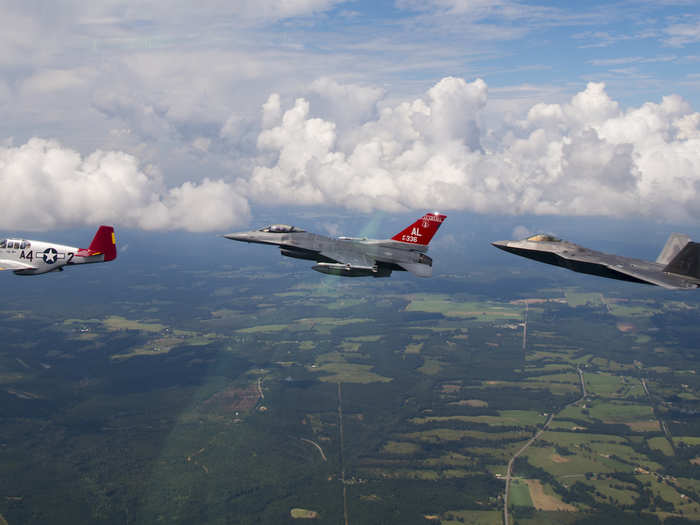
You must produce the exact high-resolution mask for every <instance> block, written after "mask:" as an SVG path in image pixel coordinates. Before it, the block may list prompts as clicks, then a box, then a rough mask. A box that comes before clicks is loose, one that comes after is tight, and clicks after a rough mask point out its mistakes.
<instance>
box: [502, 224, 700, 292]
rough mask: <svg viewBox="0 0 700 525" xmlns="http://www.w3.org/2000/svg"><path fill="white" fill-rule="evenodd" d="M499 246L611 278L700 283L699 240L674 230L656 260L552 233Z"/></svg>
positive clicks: (667, 284) (682, 285)
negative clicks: (598, 248) (597, 247)
mask: <svg viewBox="0 0 700 525" xmlns="http://www.w3.org/2000/svg"><path fill="white" fill-rule="evenodd" d="M491 244H493V245H494V246H495V247H496V248H500V249H501V250H505V251H507V252H511V253H514V254H516V255H520V256H522V257H527V258H528V259H534V260H536V261H540V262H543V263H547V264H552V265H555V266H561V267H562V268H567V269H569V270H572V271H574V272H580V273H587V274H591V275H597V276H600V277H608V278H610V279H619V280H622V281H631V282H636V283H644V284H653V285H656V286H661V287H663V288H668V289H671V290H687V289H690V288H697V287H698V286H700V243H696V242H692V241H691V240H690V238H689V237H688V236H687V235H682V234H678V233H673V234H671V236H670V237H669V238H668V240H667V241H666V245H665V246H664V248H663V250H662V251H661V253H660V254H659V257H658V258H657V259H656V261H644V260H641V259H633V258H631V257H623V256H621V255H612V254H608V253H603V252H598V251H595V250H589V249H588V248H584V247H582V246H579V245H577V244H574V243H571V242H568V241H564V240H562V239H558V238H556V237H554V236H552V235H546V234H538V235H533V236H531V237H528V238H527V239H523V240H521V241H496V242H492V243H491Z"/></svg>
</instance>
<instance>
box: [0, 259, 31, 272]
mask: <svg viewBox="0 0 700 525" xmlns="http://www.w3.org/2000/svg"><path fill="white" fill-rule="evenodd" d="M33 269H34V266H32V265H30V264H25V263H21V262H19V261H12V260H8V259H0V270H33Z"/></svg>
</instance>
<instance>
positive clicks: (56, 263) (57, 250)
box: [0, 226, 117, 275]
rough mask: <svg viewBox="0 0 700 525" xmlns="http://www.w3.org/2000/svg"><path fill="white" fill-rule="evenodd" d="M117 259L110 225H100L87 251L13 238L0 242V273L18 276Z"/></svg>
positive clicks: (112, 229) (112, 230) (115, 244)
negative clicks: (3, 271) (5, 272)
mask: <svg viewBox="0 0 700 525" xmlns="http://www.w3.org/2000/svg"><path fill="white" fill-rule="evenodd" d="M116 258H117V243H116V240H115V238H114V228H112V227H111V226H100V227H99V229H98V230H97V233H96V234H95V237H94V238H93V239H92V242H91V243H90V247H89V248H76V247H74V246H66V245H64V244H56V243H53V242H46V241H30V240H26V239H15V238H12V239H2V240H0V270H12V271H13V272H15V274H17V275H38V274H41V273H48V272H54V271H59V272H61V271H63V267H64V266H72V265H74V264H88V263H98V262H108V261H112V260H114V259H116Z"/></svg>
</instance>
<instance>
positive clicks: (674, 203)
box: [0, 77, 700, 231]
mask: <svg viewBox="0 0 700 525" xmlns="http://www.w3.org/2000/svg"><path fill="white" fill-rule="evenodd" d="M306 93H308V95H309V96H310V97H311V99H314V97H316V98H318V100H317V102H318V105H319V106H320V112H321V116H314V112H313V110H314V108H313V107H312V104H311V102H310V101H309V100H308V99H306V98H297V99H296V100H295V101H293V102H292V101H288V102H286V103H285V102H283V100H284V98H283V97H282V96H280V95H279V94H277V93H273V94H272V95H270V96H269V98H268V100H267V101H266V102H265V103H264V104H263V105H262V107H261V108H260V112H259V121H258V123H254V122H253V121H252V120H241V119H236V118H234V117H229V118H228V119H226V121H225V122H223V123H222V124H221V126H220V128H219V129H213V130H212V131H211V132H210V134H209V135H208V136H199V137H197V138H195V139H194V140H192V147H193V148H195V149H197V151H199V153H200V155H201V159H202V160H201V163H202V167H205V166H207V163H209V164H210V165H216V166H218V170H219V173H222V172H223V173H225V172H226V169H225V168H226V163H227V162H230V164H231V165H235V166H238V169H236V170H233V171H232V172H231V173H229V174H227V175H226V174H225V175H224V176H222V177H218V178H216V179H214V178H213V177H211V175H206V173H207V170H206V169H198V170H196V171H191V172H190V173H189V177H190V179H191V180H185V181H183V180H181V179H180V180H178V179H174V178H173V177H171V176H168V175H169V174H168V173H162V167H158V165H157V164H156V165H155V167H154V166H153V165H150V164H145V163H144V162H142V161H140V160H139V159H138V158H137V156H135V155H133V154H130V153H125V152H122V151H102V150H97V151H94V152H93V153H89V154H87V155H81V154H80V153H78V152H77V151H74V150H72V149H71V148H69V147H66V146H63V145H62V144H61V143H59V142H57V141H52V140H44V139H38V138H33V139H30V140H29V141H28V142H27V143H26V144H24V145H21V146H12V145H9V146H5V147H0V187H2V188H3V192H4V194H5V195H7V196H11V198H9V199H7V200H6V204H5V206H4V209H3V211H2V214H1V215H0V228H5V229H21V230H38V229H48V228H54V227H59V226H71V225H83V224H85V225H95V224H97V223H102V222H110V223H117V224H119V225H123V226H130V227H137V228H143V229H148V230H155V229H184V230H189V231H213V230H219V231H221V230H225V229H229V228H233V227H236V226H241V225H243V224H245V223H246V222H247V221H248V220H249V218H250V204H253V205H265V206H270V205H273V206H274V205H286V206H290V207H321V206H324V207H340V208H345V209H350V210H356V211H361V212H371V211H374V210H383V211H389V212H396V211H403V210H409V209H410V210H425V209H438V210H440V211H449V210H464V211H470V212H477V213H495V214H555V215H571V216H577V215H579V216H580V215H602V216H613V217H622V216H625V217H651V218H657V219H660V220H666V221H673V222H688V221H695V220H697V219H698V218H700V113H697V112H694V111H693V110H692V108H691V107H690V105H689V104H688V103H687V102H685V101H684V100H683V99H682V98H681V97H679V96H675V95H672V96H667V97H664V98H663V99H662V100H661V102H660V103H652V102H647V103H644V104H642V105H641V106H639V107H633V108H629V109H626V110H623V109H621V107H620V104H619V103H618V102H616V101H615V100H613V99H611V98H610V96H609V95H608V94H607V92H606V90H605V86H604V85H603V84H601V83H589V84H588V85H587V86H586V88H585V89H584V90H583V91H581V92H579V93H576V94H575V95H574V96H572V97H571V98H570V100H569V101H568V102H566V103H562V104H547V103H544V102H540V103H537V104H534V105H532V106H530V107H529V108H526V109H525V111H522V112H521V113H520V114H519V116H515V117H513V116H508V115H497V118H494V115H495V112H494V109H493V108H491V107H490V106H489V96H488V87H487V85H486V83H485V82H484V81H483V80H481V79H477V80H474V81H473V82H467V81H465V80H464V79H461V78H454V77H447V78H444V79H442V80H440V81H439V82H438V83H436V84H435V85H434V86H433V87H431V88H430V89H429V90H427V92H426V93H425V94H424V95H423V96H422V97H419V98H416V99H413V100H404V101H398V102H397V101H393V100H388V99H386V98H385V97H386V95H385V94H384V91H383V90H381V89H378V88H374V87H368V86H366V85H359V84H341V83H338V82H337V81H335V80H332V79H328V78H321V79H319V80H316V81H314V82H313V83H311V84H310V85H309V87H308V88H307V90H306ZM242 137H248V138H242ZM256 137H257V139H256ZM222 141H223V142H222ZM222 144H223V145H226V144H228V145H229V147H230V151H227V150H226V149H225V148H224V147H223V146H222ZM241 144H245V147H241ZM211 150H216V151H215V152H214V153H212V151H211ZM241 166H248V168H247V169H241V168H240V167H241ZM199 173H203V174H204V176H199Z"/></svg>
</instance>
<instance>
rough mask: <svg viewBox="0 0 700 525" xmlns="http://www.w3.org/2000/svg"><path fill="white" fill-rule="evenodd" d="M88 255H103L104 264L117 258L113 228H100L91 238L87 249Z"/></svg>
mask: <svg viewBox="0 0 700 525" xmlns="http://www.w3.org/2000/svg"><path fill="white" fill-rule="evenodd" d="M88 253H89V255H98V254H101V253H103V254H104V256H105V262H107V261H112V260H114V259H116V258H117V241H116V239H115V238H114V228H112V227H111V226H100V228H99V229H98V230H97V233H96V234H95V237H93V239H92V242H91V243H90V247H89V248H88Z"/></svg>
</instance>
